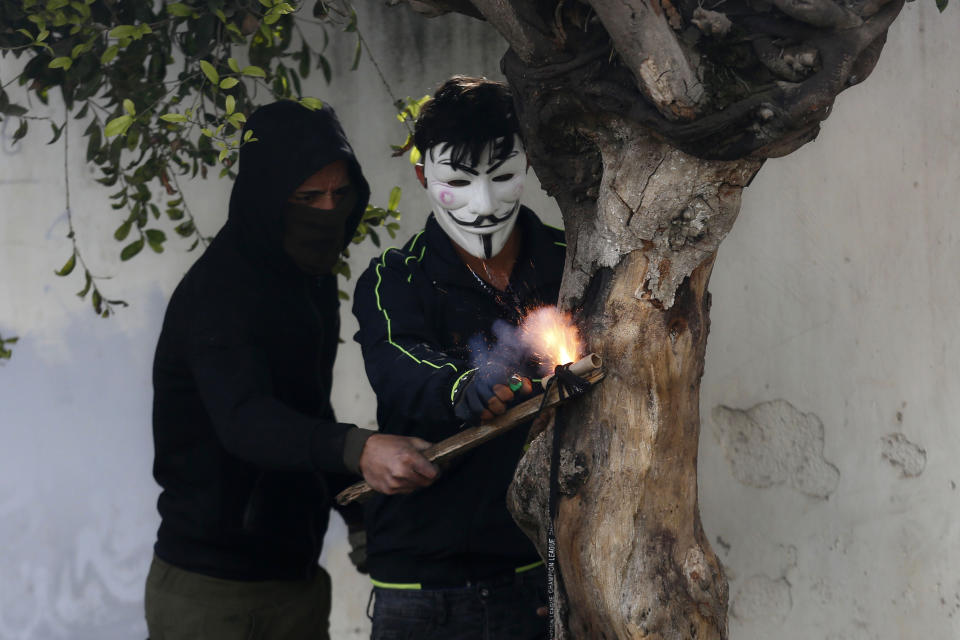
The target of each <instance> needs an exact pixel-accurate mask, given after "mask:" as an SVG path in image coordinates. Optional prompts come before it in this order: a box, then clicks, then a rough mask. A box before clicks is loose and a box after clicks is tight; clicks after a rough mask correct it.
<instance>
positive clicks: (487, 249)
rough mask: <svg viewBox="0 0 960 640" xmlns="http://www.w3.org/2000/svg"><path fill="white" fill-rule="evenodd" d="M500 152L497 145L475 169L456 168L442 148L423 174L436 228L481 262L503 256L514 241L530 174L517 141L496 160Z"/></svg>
mask: <svg viewBox="0 0 960 640" xmlns="http://www.w3.org/2000/svg"><path fill="white" fill-rule="evenodd" d="M496 150H497V145H496V144H494V143H491V144H489V145H487V147H486V148H484V150H483V152H482V153H481V154H480V158H479V160H478V163H477V165H476V166H470V165H467V166H464V165H458V166H456V167H454V166H453V164H452V161H451V156H452V153H451V148H450V147H449V146H448V145H446V144H444V143H441V144H438V145H435V146H434V147H431V148H430V149H428V150H427V152H426V153H425V154H424V163H423V174H424V177H425V178H426V181H427V194H428V197H429V198H430V203H431V204H432V205H433V213H434V215H435V217H436V218H437V222H439V223H440V227H441V228H443V230H444V232H446V234H447V235H448V236H449V237H450V239H451V240H453V241H454V242H455V243H457V245H459V246H460V247H462V248H463V249H464V250H465V251H466V252H467V253H469V254H470V255H472V256H475V257H477V258H481V259H489V258H492V257H493V256H495V255H497V254H498V253H500V250H501V249H503V245H504V244H506V242H507V238H509V237H510V233H511V232H512V231H513V227H514V225H516V223H517V214H518V213H519V211H520V196H521V195H522V194H523V183H524V181H525V179H526V174H527V154H526V153H525V152H524V150H523V143H522V142H520V138H519V136H517V137H516V138H515V140H514V147H513V150H512V151H511V152H510V154H509V155H508V156H507V157H501V158H496V157H494V155H495V152H496ZM469 161H470V159H469V156H468V157H467V159H466V162H469Z"/></svg>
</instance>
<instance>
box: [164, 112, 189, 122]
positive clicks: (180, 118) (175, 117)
mask: <svg viewBox="0 0 960 640" xmlns="http://www.w3.org/2000/svg"><path fill="white" fill-rule="evenodd" d="M160 119H161V120H163V121H165V122H186V121H187V116H185V115H183V114H182V113H165V114H163V115H162V116H160Z"/></svg>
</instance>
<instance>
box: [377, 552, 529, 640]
mask: <svg viewBox="0 0 960 640" xmlns="http://www.w3.org/2000/svg"><path fill="white" fill-rule="evenodd" d="M373 592H374V606H373V631H372V633H371V635H370V638H371V640H541V639H545V638H547V619H546V618H543V617H540V616H538V615H537V608H538V607H543V606H545V605H546V604H547V602H546V593H547V581H546V574H545V572H544V569H543V567H539V568H537V569H533V570H530V571H525V572H523V573H518V574H515V575H512V576H507V577H505V578H501V579H497V580H487V581H483V582H478V583H476V584H471V585H468V586H464V587H457V588H452V589H418V590H406V589H383V588H380V587H375V588H374V590H373Z"/></svg>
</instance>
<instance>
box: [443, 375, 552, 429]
mask: <svg viewBox="0 0 960 640" xmlns="http://www.w3.org/2000/svg"><path fill="white" fill-rule="evenodd" d="M512 376H513V374H512V373H511V372H510V371H508V370H507V368H506V367H505V366H503V365H499V364H494V363H488V364H485V365H483V366H481V367H480V368H479V369H477V370H476V371H474V372H472V373H471V374H469V377H468V378H466V379H465V380H462V381H461V382H460V385H459V386H458V387H457V390H456V392H455V395H454V398H453V412H454V414H456V416H457V417H458V418H460V419H461V420H463V421H464V422H477V421H478V420H490V419H491V418H493V416H494V415H500V414H502V413H504V412H505V411H506V410H507V407H508V406H509V405H510V404H511V403H512V402H513V401H514V400H515V398H516V396H517V395H526V394H529V393H530V392H531V391H532V389H533V386H532V385H531V384H530V379H529V378H519V380H520V387H519V388H517V390H516V393H515V392H514V391H513V390H512V389H511V388H510V382H511V380H510V379H511V377H512ZM514 386H516V385H514Z"/></svg>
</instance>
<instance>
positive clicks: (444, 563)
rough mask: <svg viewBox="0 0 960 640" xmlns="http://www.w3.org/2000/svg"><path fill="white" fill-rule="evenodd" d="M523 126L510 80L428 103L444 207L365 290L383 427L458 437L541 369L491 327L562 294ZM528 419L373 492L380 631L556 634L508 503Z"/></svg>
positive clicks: (432, 174)
mask: <svg viewBox="0 0 960 640" xmlns="http://www.w3.org/2000/svg"><path fill="white" fill-rule="evenodd" d="M518 132H519V126H518V122H517V118H516V115H515V113H514V108H513V102H512V99H511V96H510V94H509V92H508V89H507V88H506V87H505V86H504V85H502V84H500V83H496V82H491V81H488V80H486V79H481V78H467V77H459V76H458V77H454V78H452V79H450V80H448V81H447V82H446V83H445V84H444V85H443V86H442V87H441V88H440V89H439V90H438V91H437V93H436V95H435V96H434V97H433V99H432V100H431V101H430V102H428V103H427V104H426V105H424V107H423V109H422V111H421V114H420V117H419V119H418V120H417V124H416V130H415V134H414V141H415V144H416V146H417V149H418V150H419V151H420V152H421V154H422V157H423V164H422V165H420V166H418V167H417V176H418V178H419V180H420V182H421V184H422V185H423V186H424V187H425V189H426V194H427V198H428V199H429V201H430V203H431V205H432V209H433V212H432V214H431V215H430V216H429V218H428V219H427V223H426V226H425V227H424V229H423V231H421V232H420V233H418V234H416V235H415V236H413V238H411V239H410V240H409V241H408V242H407V243H406V244H405V245H404V246H403V248H402V249H399V250H398V249H390V250H388V251H387V252H386V253H384V254H383V256H382V257H380V258H377V259H375V260H374V261H373V262H372V263H371V265H370V267H369V268H368V269H367V271H366V272H365V273H364V274H363V276H362V277H361V278H360V280H359V281H358V283H357V288H356V293H355V296H354V307H353V311H354V314H355V315H356V316H357V319H358V320H359V323H360V331H359V332H358V333H357V336H356V339H357V340H358V342H359V343H360V345H361V347H362V349H363V357H364V364H365V367H366V371H367V376H368V378H369V379H370V383H371V385H372V386H373V389H374V391H375V392H376V394H377V403H378V404H377V419H378V421H379V425H380V430H381V432H386V433H391V434H398V435H406V436H414V437H420V438H424V439H427V440H431V441H437V440H440V439H443V438H446V437H449V436H452V435H454V434H455V433H456V432H457V431H458V430H460V429H461V428H462V427H463V425H464V423H470V422H475V421H478V420H480V419H486V418H490V417H492V415H493V414H499V413H503V412H504V410H505V409H506V407H507V405H509V403H510V402H511V401H513V400H514V397H513V392H512V391H511V390H510V388H509V387H508V386H507V385H508V380H509V377H510V374H511V373H520V374H521V375H523V376H530V375H533V374H535V373H536V371H535V368H534V367H535V365H534V363H530V362H527V361H526V358H524V357H523V355H522V354H520V353H518V352H517V351H516V349H515V348H504V347H505V345H503V344H498V335H499V336H505V335H506V334H505V333H504V332H495V331H494V326H495V325H497V324H500V325H501V326H502V325H503V324H504V323H506V325H508V326H510V325H512V326H514V327H515V326H516V325H517V324H518V323H519V322H520V320H521V319H522V317H523V316H524V315H525V313H526V312H527V311H529V310H531V309H533V308H535V307H539V306H542V305H545V304H550V305H553V304H556V301H557V296H558V292H559V286H560V279H561V276H562V271H563V262H564V251H565V249H564V247H565V245H564V243H563V233H562V232H561V231H559V230H556V229H552V228H549V227H546V226H545V225H543V224H542V223H541V222H540V220H538V219H537V216H536V215H534V213H533V212H532V211H530V210H529V209H527V208H525V207H523V206H521V204H520V196H521V194H522V192H523V184H524V179H525V176H526V172H527V159H526V155H525V153H524V148H523V143H522V141H521V139H520V136H519V135H518ZM501 343H502V340H501ZM504 354H507V355H504ZM529 390H530V387H529V380H525V382H524V389H523V391H524V392H529ZM526 432H527V429H526V428H517V429H515V430H513V431H510V432H508V433H507V434H506V435H504V436H502V437H500V438H497V439H495V440H492V441H490V442H488V443H486V444H484V445H483V446H482V447H480V448H478V449H475V450H474V451H472V452H470V453H469V454H467V455H465V456H463V457H462V458H461V459H459V460H458V461H457V463H456V464H455V465H454V466H453V467H451V468H449V469H446V470H445V471H444V473H443V475H442V477H441V478H440V479H439V480H438V481H437V482H436V483H435V484H433V485H432V486H431V487H430V488H428V489H424V490H421V491H416V492H414V493H411V494H409V495H404V496H386V495H379V496H376V497H375V498H373V499H372V500H371V501H370V502H369V503H368V504H367V509H366V525H367V553H368V566H369V569H370V575H371V577H372V578H373V581H374V589H375V597H376V603H375V606H374V613H373V635H372V638H373V639H374V640H380V639H383V638H388V637H390V638H392V637H409V638H417V639H418V640H432V639H437V640H440V639H442V640H461V639H464V640H465V639H474V638H476V639H478V640H479V639H481V638H497V639H498V640H513V639H518V640H519V639H528V638H540V637H546V633H547V629H546V624H545V621H544V619H543V618H542V617H539V616H538V614H537V609H538V607H539V606H541V605H542V604H543V595H544V591H545V577H544V572H543V566H542V563H541V562H540V561H539V557H538V555H537V552H536V550H535V549H534V547H533V545H532V544H531V542H530V541H529V540H527V538H526V537H525V536H524V534H523V533H521V532H520V530H519V529H518V528H517V526H516V525H515V524H514V522H513V520H512V518H511V516H510V514H509V513H508V511H507V508H506V503H505V496H506V490H507V486H508V485H509V483H510V480H511V478H512V475H513V472H514V469H515V467H516V464H517V461H518V460H519V458H520V456H521V455H522V449H523V445H524V441H525V438H526V434H527V433H526ZM391 634H397V635H391Z"/></svg>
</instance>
